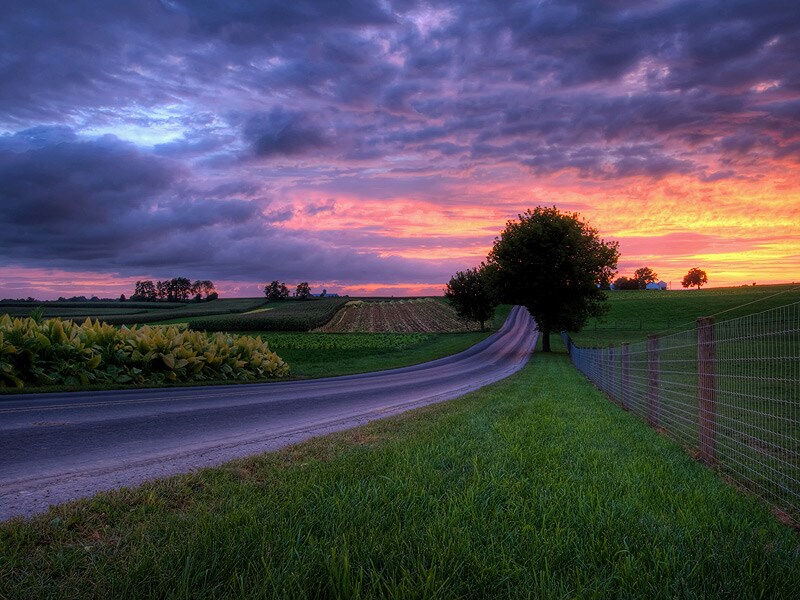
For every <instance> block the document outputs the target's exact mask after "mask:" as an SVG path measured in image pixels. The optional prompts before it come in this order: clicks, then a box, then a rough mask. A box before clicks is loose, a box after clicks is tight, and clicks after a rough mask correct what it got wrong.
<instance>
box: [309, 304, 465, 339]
mask: <svg viewBox="0 0 800 600" xmlns="http://www.w3.org/2000/svg"><path fill="white" fill-rule="evenodd" d="M479 330H480V325H479V324H478V323H475V322H471V321H464V320H463V319H461V318H459V317H458V315H456V311H455V310H453V308H452V307H451V306H450V305H449V304H448V303H446V302H444V301H443V300H441V299H438V298H419V299H414V300H408V299H403V300H386V301H379V302H363V301H359V300H356V301H351V302H348V303H347V304H346V305H345V306H344V307H343V308H342V309H340V310H339V312H338V313H336V316H335V317H333V319H331V320H330V321H329V322H328V323H326V324H325V325H323V326H322V327H320V328H319V329H317V331H321V332H325V333H355V332H364V333H378V332H415V331H416V332H427V333H434V332H436V333H454V332H464V331H479Z"/></svg>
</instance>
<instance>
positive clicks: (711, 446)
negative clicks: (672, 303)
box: [697, 317, 717, 463]
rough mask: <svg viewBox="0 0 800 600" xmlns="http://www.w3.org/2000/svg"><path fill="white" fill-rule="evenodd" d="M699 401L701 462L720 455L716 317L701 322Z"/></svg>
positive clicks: (698, 321) (698, 363) (699, 320)
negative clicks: (718, 451)
mask: <svg viewBox="0 0 800 600" xmlns="http://www.w3.org/2000/svg"><path fill="white" fill-rule="evenodd" d="M697 397H698V402H699V404H700V460H702V461H703V462H706V463H713V462H714V461H715V460H716V455H717V348H716V341H715V338H714V317H700V318H699V319H697Z"/></svg>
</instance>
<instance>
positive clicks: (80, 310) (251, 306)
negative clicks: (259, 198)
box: [0, 298, 266, 325]
mask: <svg viewBox="0 0 800 600" xmlns="http://www.w3.org/2000/svg"><path fill="white" fill-rule="evenodd" d="M265 302H266V299H265V298H225V299H218V300H211V301H210V302H196V303H195V302H130V301H127V300H126V301H124V302H118V301H115V302H103V301H100V302H96V301H95V302H0V315H2V314H8V315H10V316H12V317H27V316H30V315H31V314H32V313H33V312H34V311H38V310H41V312H42V316H43V317H44V318H52V317H60V318H65V319H72V320H74V321H83V320H84V319H86V318H87V317H91V318H93V319H100V320H101V321H104V322H105V323H109V324H111V325H137V324H144V323H154V322H161V321H170V322H172V323H178V322H185V321H186V320H188V319H191V318H194V317H198V316H207V315H227V314H232V313H233V314H235V313H241V312H245V311H249V310H255V309H258V308H260V307H262V306H263V305H264V304H265Z"/></svg>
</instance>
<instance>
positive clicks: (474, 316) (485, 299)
mask: <svg viewBox="0 0 800 600" xmlns="http://www.w3.org/2000/svg"><path fill="white" fill-rule="evenodd" d="M444 295H445V297H446V298H447V299H448V300H449V301H450V304H451V305H452V306H453V308H454V309H455V311H456V313H457V314H458V316H460V317H461V318H462V319H466V320H468V321H476V322H478V323H480V324H481V331H485V329H486V322H487V321H488V320H490V319H491V318H492V317H493V316H494V309H495V308H496V307H497V304H498V302H497V296H496V295H495V293H494V290H493V289H492V282H491V274H490V273H489V267H487V266H486V265H484V264H482V265H481V266H480V267H479V268H477V269H467V270H466V271H457V272H456V274H455V275H453V277H451V278H450V282H449V283H448V284H447V286H446V287H445V290H444Z"/></svg>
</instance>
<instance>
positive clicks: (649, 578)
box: [0, 344, 800, 599]
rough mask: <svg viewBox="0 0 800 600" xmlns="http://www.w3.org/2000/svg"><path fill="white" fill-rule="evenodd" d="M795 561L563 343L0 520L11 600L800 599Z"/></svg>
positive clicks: (752, 513) (777, 529)
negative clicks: (421, 392) (350, 422)
mask: <svg viewBox="0 0 800 600" xmlns="http://www.w3.org/2000/svg"><path fill="white" fill-rule="evenodd" d="M554 345H555V344H554ZM798 569H800V536H799V535H798V534H797V532H795V531H793V530H791V529H789V528H787V527H785V526H783V525H781V524H780V523H778V522H777V521H776V520H775V519H774V518H772V516H771V515H770V514H769V513H768V512H767V511H766V509H765V508H763V506H762V505H760V504H759V503H758V502H757V501H755V500H754V499H753V498H750V497H748V496H746V495H743V494H741V493H739V492H737V491H735V490H733V489H732V488H730V487H728V486H726V485H725V484H724V483H722V482H721V481H720V480H718V479H717V478H716V477H715V476H714V474H713V473H712V472H710V471H708V470H706V469H704V468H702V467H701V466H700V465H698V464H696V463H695V462H694V461H692V460H691V459H689V458H688V457H686V456H685V455H684V454H683V453H682V452H681V451H680V449H679V448H677V447H676V446H675V445H674V444H672V443H670V442H669V441H668V440H666V439H664V438H662V437H661V436H659V435H658V434H657V433H655V432H653V431H651V430H649V429H647V428H646V427H643V426H642V425H641V423H640V422H638V421H636V420H635V419H634V418H632V417H631V416H630V415H627V414H625V413H623V412H622V411H621V410H620V409H619V408H617V407H616V406H614V405H612V404H611V403H609V402H608V401H607V400H606V399H605V397H603V396H602V395H601V394H600V393H599V392H597V391H596V390H595V389H594V388H593V387H592V386H591V385H590V384H589V383H587V382H586V381H585V380H584V379H583V378H582V377H581V376H580V375H579V374H578V373H577V372H576V371H575V370H574V369H573V368H572V367H571V365H570V364H569V362H568V360H567V358H566V356H565V355H563V354H557V353H556V354H553V355H543V354H535V355H534V358H533V359H532V361H531V363H530V364H529V365H528V367H526V368H525V369H524V370H523V371H522V372H521V373H519V374H517V375H516V376H513V377H511V378H509V379H507V380H504V381H502V382H499V383H497V384H495V385H492V386H489V387H487V388H484V389H482V390H479V391H477V392H475V393H472V394H469V395H467V396H465V397H462V398H460V399H457V400H454V401H450V402H447V403H444V404H441V405H436V406H431V407H428V408H425V409H422V410H417V411H414V412H412V413H408V414H406V415H402V416H398V417H393V418H391V419H386V420H382V421H378V422H375V423H372V424H370V425H367V426H365V427H361V428H358V429H355V430H351V431H347V432H342V433H339V434H334V435H331V436H326V437H322V438H317V439H314V440H311V441H309V442H306V443H304V444H301V445H298V446H294V447H291V448H288V449H286V450H284V451H281V452H277V453H272V454H268V455H265V456H262V457H253V458H249V459H246V460H241V461H236V462H233V463H230V464H227V465H225V466H223V467H221V468H218V469H213V470H204V471H201V472H198V473H194V474H190V475H186V476H180V477H175V478H172V479H169V480H165V481H159V482H154V483H151V484H148V485H145V486H143V487H141V488H137V489H132V490H123V491H120V492H116V493H110V494H102V495H100V496H98V497H96V498H95V499H93V500H91V501H81V502H78V503H74V504H72V505H67V506H61V507H58V508H55V509H53V510H51V512H50V513H48V514H46V515H43V516H40V517H37V518H35V519H33V520H31V521H16V522H9V523H5V524H1V525H0V597H2V598H69V599H77V598H143V597H147V598H187V597H217V598H218V597H226V598H510V597H531V598H576V597H578V598H669V599H672V598H795V597H796V591H797V583H798V575H797V573H798Z"/></svg>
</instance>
